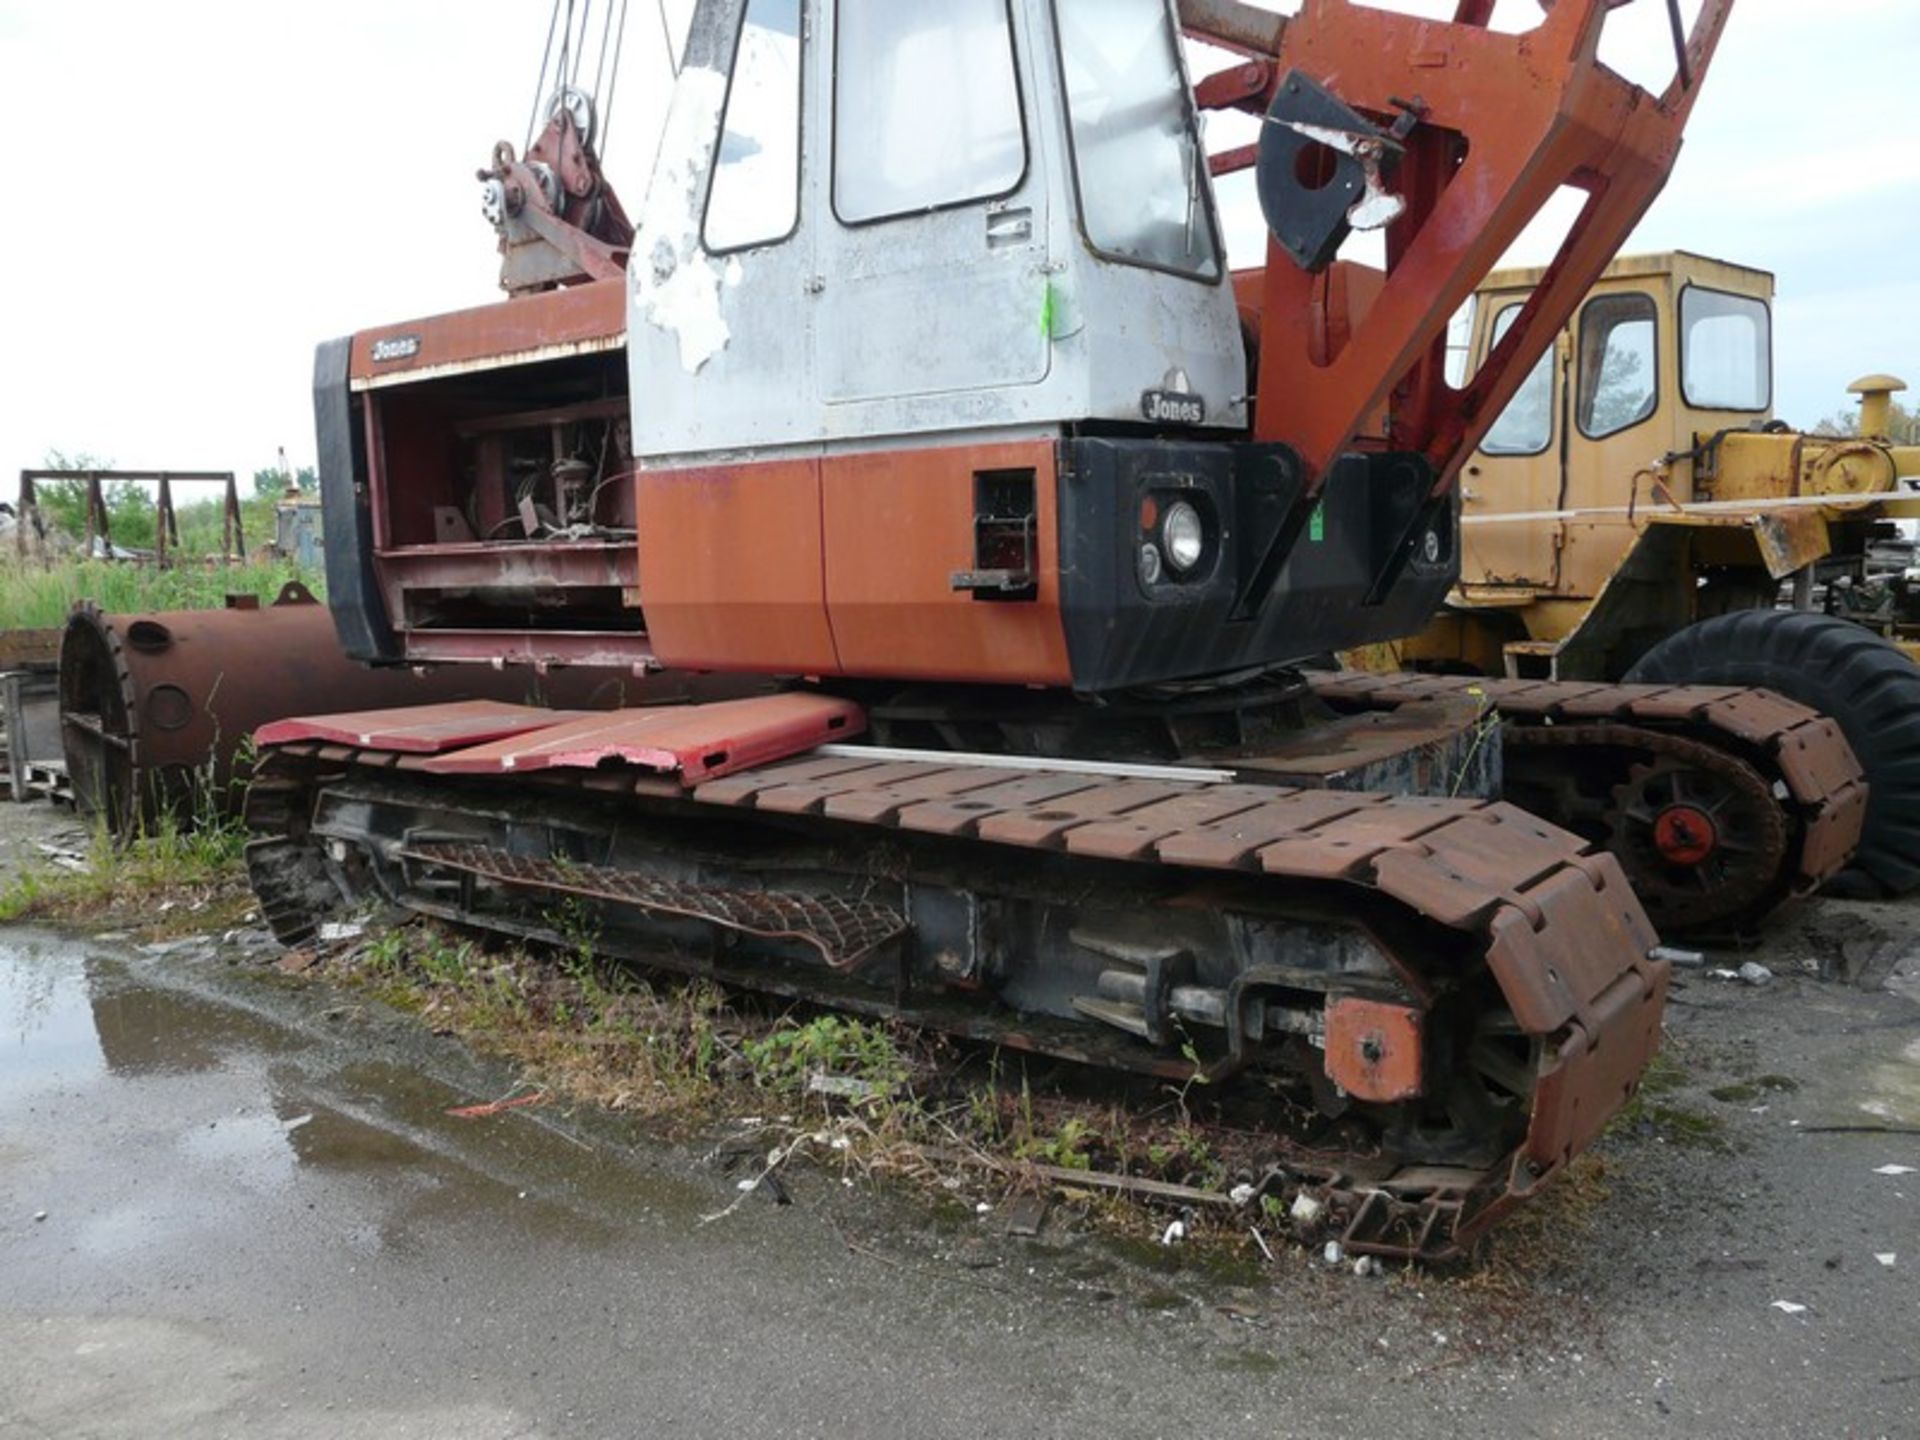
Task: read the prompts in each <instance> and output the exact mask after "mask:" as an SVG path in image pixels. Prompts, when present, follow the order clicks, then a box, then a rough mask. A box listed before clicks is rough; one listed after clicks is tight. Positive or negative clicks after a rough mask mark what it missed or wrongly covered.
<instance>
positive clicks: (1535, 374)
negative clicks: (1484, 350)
mask: <svg viewBox="0 0 1920 1440" xmlns="http://www.w3.org/2000/svg"><path fill="white" fill-rule="evenodd" d="M1519 314H1520V302H1518V301H1516V302H1515V303H1513V304H1512V305H1509V306H1507V307H1506V308H1505V309H1504V310H1502V311H1501V312H1500V313H1499V314H1498V315H1496V316H1494V317H1493V338H1492V340H1491V342H1490V343H1489V345H1488V348H1489V349H1491V348H1492V347H1493V346H1494V345H1498V344H1499V343H1500V341H1501V340H1502V339H1503V338H1504V337H1505V336H1506V333H1507V331H1508V330H1509V329H1511V328H1512V326H1513V322H1514V320H1515V319H1517V318H1518V317H1519ZM1552 439H1553V351H1552V350H1551V349H1549V350H1548V351H1547V353H1546V354H1544V355H1542V356H1541V357H1540V363H1539V364H1537V365H1535V366H1534V367H1533V371H1532V373H1531V374H1529V375H1528V376H1527V378H1526V379H1525V380H1524V381H1522V382H1521V384H1520V388H1519V389H1518V390H1516V391H1515V392H1514V394H1513V399H1511V400H1509V401H1508V402H1507V408H1506V409H1505V410H1502V411H1501V412H1500V418H1499V419H1498V420H1496V421H1494V422H1493V428H1492V429H1491V430H1489V431H1487V438H1486V439H1484V440H1482V441H1481V442H1480V451H1481V453H1482V454H1484V455H1538V454H1539V453H1540V452H1541V451H1543V450H1545V449H1546V448H1547V445H1548V443H1549V442H1550V441H1552Z"/></svg>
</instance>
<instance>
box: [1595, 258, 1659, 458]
mask: <svg viewBox="0 0 1920 1440" xmlns="http://www.w3.org/2000/svg"><path fill="white" fill-rule="evenodd" d="M1653 341H1654V309H1653V297H1652V296H1650V295H1634V294H1627V295H1601V296H1598V297H1596V298H1595V299H1592V300H1589V301H1588V302H1587V304H1586V308H1585V309H1584V310H1582V311H1581V312H1580V404H1579V407H1578V412H1577V418H1578V419H1579V421H1580V433H1581V434H1582V435H1585V436H1586V437H1587V438H1588V439H1589V440H1600V439H1604V438H1605V437H1606V436H1608V435H1614V434H1618V433H1619V432H1620V431H1622V430H1625V429H1627V428H1628V427H1630V426H1633V425H1638V424H1639V423H1640V422H1641V421H1642V420H1644V419H1646V418H1647V417H1648V416H1649V415H1651V414H1653V410H1654V405H1655V403H1656V400H1657V398H1658V396H1659V393H1660V392H1659V386H1658V384H1657V383H1656V381H1657V374H1656V366H1657V361H1656V360H1655V357H1654V349H1653Z"/></svg>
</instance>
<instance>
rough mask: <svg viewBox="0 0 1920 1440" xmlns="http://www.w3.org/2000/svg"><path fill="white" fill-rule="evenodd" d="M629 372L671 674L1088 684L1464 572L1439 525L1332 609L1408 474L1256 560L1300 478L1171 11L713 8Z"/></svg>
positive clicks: (1283, 651)
mask: <svg viewBox="0 0 1920 1440" xmlns="http://www.w3.org/2000/svg"><path fill="white" fill-rule="evenodd" d="M627 352H628V364H629V372H630V373H629V382H630V392H631V395H632V398H633V404H634V408H635V412H636V415H637V416H641V417H644V419H643V420H642V421H640V422H639V423H638V424H637V425H636V441H637V442H638V444H637V452H638V455H639V458H640V462H641V463H640V475H639V479H638V490H637V505H636V511H637V516H638V528H639V534H640V540H639V545H640V589H641V593H642V599H643V605H644V608H645V612H646V617H647V629H648V634H649V636H650V638H651V641H652V644H653V646H654V648H655V650H656V652H657V653H658V654H659V656H660V657H661V659H662V660H664V661H666V662H667V663H669V664H676V665H688V666H699V667H719V668H737V669H778V670H787V671H792V670H800V671H804V672H808V673H815V674H820V675H847V676H884V677H888V678H907V679H927V680H971V681H986V682H1001V683H1017V684H1028V685H1045V686H1063V687H1064V686H1070V687H1073V688H1076V689H1080V690H1087V691H1100V690H1111V689H1117V688H1121V687H1125V686H1130V685H1139V684H1145V683H1150V682H1157V681H1163V680H1173V679H1185V678H1191V677H1195V676H1202V675H1209V674H1216V673H1219V672H1223V671H1229V670H1234V669H1239V668H1243V667H1246V666H1248V665H1258V664H1265V663H1273V662H1278V661H1286V660H1293V659H1297V658H1299V657H1301V656H1303V655H1307V654H1311V653H1314V652H1316V651H1319V650H1324V649H1328V648H1332V647H1333V646H1335V645H1338V644H1344V643H1348V641H1349V640H1354V641H1357V640H1358V639H1360V638H1362V637H1363V636H1372V637H1374V638H1377V637H1379V636H1384V635H1386V634H1389V633H1393V632H1395V631H1396V630H1399V629H1404V628H1407V627H1408V625H1409V623H1410V621H1411V619H1412V617H1414V616H1416V615H1417V614H1419V613H1420V612H1421V611H1422V610H1423V609H1424V608H1425V607H1427V606H1430V605H1431V604H1432V603H1434V602H1435V601H1437V599H1438V598H1439V595H1440V594H1441V593H1442V592H1443V591H1444V588H1445V583H1446V581H1447V579H1448V578H1449V575H1450V559H1451V551H1452V546H1451V535H1450V533H1449V532H1447V530H1446V527H1445V526H1444V525H1443V526H1442V532H1441V533H1439V534H1437V535H1436V536H1435V540H1434V544H1433V545H1432V546H1431V547H1429V548H1428V549H1427V551H1425V552H1424V553H1423V554H1422V557H1421V561H1420V565H1419V567H1418V571H1417V573H1416V574H1414V575H1411V576H1409V577H1408V583H1407V584H1405V585H1404V586H1403V587H1401V592H1400V593H1399V594H1397V595H1396V596H1395V597H1394V600H1395V603H1391V604H1387V605H1381V606H1374V607H1368V608H1365V609H1362V608H1361V607H1358V606H1356V605H1355V604H1353V603H1352V602H1353V601H1354V599H1355V598H1356V592H1357V591H1359V590H1362V589H1364V587H1365V581H1366V576H1367V575H1370V574H1371V573H1372V572H1373V570H1374V569H1377V568H1378V566H1377V558H1376V554H1375V552H1376V551H1377V550H1378V548H1379V547H1380V546H1381V545H1382V544H1385V543H1387V541H1388V538H1389V532H1394V533H1397V531H1394V526H1395V523H1396V522H1398V523H1399V524H1400V525H1402V526H1404V524H1405V521H1406V517H1407V516H1408V515H1409V514H1411V513H1412V510H1413V509H1414V508H1415V507H1416V506H1417V504H1418V502H1419V498H1420V494H1421V491H1422V487H1423V486H1424V485H1425V484H1426V482H1427V479H1428V477H1427V476H1426V474H1425V473H1424V472H1423V471H1422V468H1421V467H1420V466H1418V465H1417V464H1409V465H1403V466H1400V467H1399V468H1398V469H1395V468H1393V467H1391V466H1389V467H1386V469H1385V470H1384V471H1383V472H1382V473H1381V474H1379V475H1373V476H1371V479H1372V480H1373V482H1374V483H1370V484H1367V485H1354V486H1348V487H1329V490H1328V494H1329V499H1328V501H1327V505H1328V507H1329V508H1328V509H1327V511H1326V513H1325V514H1324V515H1322V516H1321V517H1320V518H1319V519H1318V520H1317V521H1316V522H1315V524H1314V525H1313V526H1312V528H1311V530H1310V531H1308V532H1306V534H1307V535H1308V536H1309V537H1310V538H1309V539H1307V540H1306V542H1305V543H1304V544H1303V546H1302V547H1300V550H1299V552H1298V553H1296V554H1295V555H1294V556H1293V557H1292V560H1291V563H1290V564H1289V565H1288V566H1287V573H1286V575H1285V576H1284V577H1282V576H1280V575H1279V574H1278V573H1277V567H1276V564H1275V560H1276V558H1279V557H1275V556H1273V555H1271V554H1270V553H1269V552H1270V551H1271V548H1272V541H1273V538H1274V532H1275V527H1276V526H1277V525H1278V523H1279V519H1280V517H1281V516H1283V515H1284V514H1285V513H1286V511H1287V509H1288V507H1289V506H1290V504H1291V502H1292V501H1293V499H1294V498H1295V497H1296V495H1297V494H1298V492H1299V488H1300V486H1301V484H1302V480H1303V477H1302V475H1301V473H1300V468H1299V466H1298V464H1297V457H1295V456H1294V455H1293V454H1292V452H1291V451H1289V450H1288V448H1287V447H1286V446H1285V445H1282V444H1255V443H1253V442H1252V441H1251V440H1250V439H1249V437H1248V404H1247V395H1248V392H1249V390H1250V388H1251V386H1250V379H1249V371H1248V360H1247V354H1246V350H1245V346H1244V344H1243V341H1242V336H1241V327H1240V317H1239V313H1238V308H1237V306H1236V303H1235V297H1234V287H1233V285H1232V283H1231V282H1230V278H1229V276H1228V274H1227V271H1226V264H1225V259H1224V255H1223V253H1222V248H1221V242H1220V226H1219V222H1218V218H1217V216H1216V213H1215V202H1214V194H1213V186H1212V180H1211V177H1210V175H1209V172H1208V164H1207V155H1206V151H1205V148H1204V146H1203V145H1202V143H1201V134H1200V129H1199V126H1198V123H1197V120H1196V116H1195V112H1194V104H1193V92H1192V88H1191V86H1190V84H1189V80H1188V77H1187V75H1186V72H1185V68H1184V57H1183V52H1182V43H1181V35H1180V29H1179V26H1178V24H1177V22H1176V18H1175V16H1174V14H1173V13H1172V9H1171V7H1170V6H1169V5H1168V4H1167V3H1166V0H953V3H948V4H942V5H938V6H933V5H901V4H898V3H891V0H707V3H703V4H702V5H700V6H699V7H698V8H697V10H696V12H695V15H694V20H693V24H692V29H691V33H690V38H689V41H688V45H687V49H686V53H685V56H684V60H683V63H682V66H681V69H680V72H679V76H678V80H677V82H676V86H675V90H674V95H673V99H672V104H671V107H670V111H669V115H668V118H667V122H666V129H665V135H664V139H663V141H662V144H661V148H660V152H659V158H658V160H657V162H656V168H655V171H654V175H653V179H652V183H651V184H650V186H649V188H648V192H647V197H646V200H645V203H644V205H643V206H642V208H641V213H640V216H639V220H638V224H637V233H636V236H635V239H634V244H633V251H632V259H631V262H630V264H629V269H628V326H627ZM1359 463H1360V465H1361V466H1362V468H1363V469H1368V468H1369V466H1368V462H1365V461H1360V462H1359ZM1349 490H1350V491H1351V492H1352V493H1350V494H1349V493H1346V492H1347V491H1349Z"/></svg>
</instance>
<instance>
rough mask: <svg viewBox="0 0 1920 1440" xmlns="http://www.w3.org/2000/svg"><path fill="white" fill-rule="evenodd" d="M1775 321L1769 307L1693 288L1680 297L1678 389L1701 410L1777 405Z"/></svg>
mask: <svg viewBox="0 0 1920 1440" xmlns="http://www.w3.org/2000/svg"><path fill="white" fill-rule="evenodd" d="M1771 319H1772V317H1771V316H1769V315H1768V313H1767V306H1766V302H1765V301H1763V300H1756V299H1755V298H1754V297H1752V296H1751V295H1729V294H1727V293H1726V292H1725V291H1724V290H1703V289H1701V288H1700V287H1699V286H1698V285H1689V286H1687V288H1686V289H1684V290H1682V291H1681V292H1680V388H1681V393H1682V394H1684V395H1685V396H1686V397H1687V403H1688V404H1689V405H1693V406H1697V407H1698V408H1700V409H1702V410H1765V409H1766V408H1767V407H1768V406H1769V405H1771V404H1772V403H1773V335H1772V329H1773V327H1772V323H1771Z"/></svg>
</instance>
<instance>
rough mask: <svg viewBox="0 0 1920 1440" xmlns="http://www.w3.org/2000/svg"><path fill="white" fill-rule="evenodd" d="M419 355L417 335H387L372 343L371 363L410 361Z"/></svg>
mask: <svg viewBox="0 0 1920 1440" xmlns="http://www.w3.org/2000/svg"><path fill="white" fill-rule="evenodd" d="M419 353H420V337H419V336H418V335H389V336H387V337H386V339H384V340H376V341H374V342H373V363H374V364H376V365H378V364H379V363H380V362H381V361H383V360H411V359H412V358H413V357H414V356H416V355H418V354H419Z"/></svg>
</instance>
